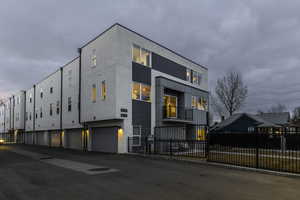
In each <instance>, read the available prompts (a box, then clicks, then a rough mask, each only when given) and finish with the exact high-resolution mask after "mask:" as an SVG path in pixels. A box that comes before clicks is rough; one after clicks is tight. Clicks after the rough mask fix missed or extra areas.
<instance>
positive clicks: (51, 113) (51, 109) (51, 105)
mask: <svg viewBox="0 0 300 200" xmlns="http://www.w3.org/2000/svg"><path fill="white" fill-rule="evenodd" d="M49 106H50V107H49V108H50V110H49V115H50V116H52V115H53V104H52V103H50V105H49Z"/></svg>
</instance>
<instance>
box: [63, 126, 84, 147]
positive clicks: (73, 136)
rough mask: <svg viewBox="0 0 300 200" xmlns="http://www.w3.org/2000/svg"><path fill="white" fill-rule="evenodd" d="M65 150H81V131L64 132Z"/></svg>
mask: <svg viewBox="0 0 300 200" xmlns="http://www.w3.org/2000/svg"><path fill="white" fill-rule="evenodd" d="M65 148H69V149H82V148H81V129H78V130H67V131H65Z"/></svg>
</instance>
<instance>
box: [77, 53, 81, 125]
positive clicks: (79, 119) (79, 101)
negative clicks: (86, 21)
mask: <svg viewBox="0 0 300 200" xmlns="http://www.w3.org/2000/svg"><path fill="white" fill-rule="evenodd" d="M81 52H82V49H81V48H78V53H79V70H78V71H79V80H78V82H79V87H78V88H79V91H78V122H79V124H81Z"/></svg>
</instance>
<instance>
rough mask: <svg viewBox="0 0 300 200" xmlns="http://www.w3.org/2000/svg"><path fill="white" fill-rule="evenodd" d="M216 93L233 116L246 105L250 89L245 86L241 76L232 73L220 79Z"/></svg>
mask: <svg viewBox="0 0 300 200" xmlns="http://www.w3.org/2000/svg"><path fill="white" fill-rule="evenodd" d="M215 92H216V96H217V97H218V99H219V101H220V102H221V103H222V104H223V105H224V107H225V109H226V110H227V111H228V113H229V115H232V114H233V113H234V112H236V111H237V110H239V109H240V108H241V107H242V105H243V104H244V102H245V100H246V97H247V93H248V89H247V86H246V85H244V83H243V80H242V77H241V75H240V74H239V73H237V72H234V71H230V72H229V73H228V74H227V75H226V76H224V77H223V78H221V79H218V81H217V85H216V88H215Z"/></svg>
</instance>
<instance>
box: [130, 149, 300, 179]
mask: <svg viewBox="0 0 300 200" xmlns="http://www.w3.org/2000/svg"><path fill="white" fill-rule="evenodd" d="M126 155H128V156H135V157H142V158H148V159H153V160H171V161H176V162H186V163H192V164H200V165H209V166H215V167H222V168H228V169H238V170H243V171H252V172H258V173H263V174H269V175H276V176H284V177H291V178H300V174H295V173H289V172H279V171H272V170H266V169H257V168H250V167H243V166H236V165H229V164H222V163H215V162H208V161H205V160H189V159H175V158H171V157H170V156H159V155H144V154H136V153H128V154H126Z"/></svg>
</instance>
